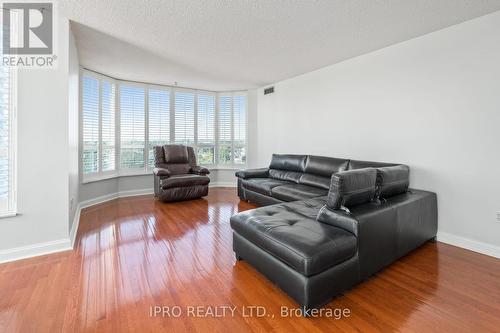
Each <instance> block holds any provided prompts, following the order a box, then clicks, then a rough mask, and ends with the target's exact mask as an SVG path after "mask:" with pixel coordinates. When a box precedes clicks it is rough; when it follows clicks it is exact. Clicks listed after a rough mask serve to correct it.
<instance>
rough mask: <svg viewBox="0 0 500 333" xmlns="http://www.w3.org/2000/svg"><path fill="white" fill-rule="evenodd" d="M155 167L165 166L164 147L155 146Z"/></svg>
mask: <svg viewBox="0 0 500 333" xmlns="http://www.w3.org/2000/svg"><path fill="white" fill-rule="evenodd" d="M154 152H155V166H156V167H160V164H165V153H164V152H163V147H162V146H155V148H154Z"/></svg>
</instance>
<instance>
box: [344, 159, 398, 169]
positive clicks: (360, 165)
mask: <svg viewBox="0 0 500 333" xmlns="http://www.w3.org/2000/svg"><path fill="white" fill-rule="evenodd" d="M395 165H399V164H396V163H386V162H372V161H358V160H350V161H349V166H348V167H347V170H356V169H364V168H381V167H387V166H395Z"/></svg>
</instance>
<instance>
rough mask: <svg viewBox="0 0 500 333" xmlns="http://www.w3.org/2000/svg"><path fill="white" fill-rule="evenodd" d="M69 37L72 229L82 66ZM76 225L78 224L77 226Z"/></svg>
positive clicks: (73, 41)
mask: <svg viewBox="0 0 500 333" xmlns="http://www.w3.org/2000/svg"><path fill="white" fill-rule="evenodd" d="M68 37H69V44H68V47H69V50H68V53H69V59H68V149H69V152H68V154H69V157H68V159H69V165H68V166H69V174H68V181H69V199H68V200H69V228H68V231H71V228H72V227H73V221H74V218H75V214H77V206H78V202H79V198H78V196H79V184H80V179H79V173H78V156H79V155H78V143H79V132H78V121H79V91H80V88H79V84H80V83H79V75H80V66H79V61H78V51H77V49H76V42H75V37H74V36H73V33H72V31H71V28H70V29H69V31H68ZM75 227H76V226H75Z"/></svg>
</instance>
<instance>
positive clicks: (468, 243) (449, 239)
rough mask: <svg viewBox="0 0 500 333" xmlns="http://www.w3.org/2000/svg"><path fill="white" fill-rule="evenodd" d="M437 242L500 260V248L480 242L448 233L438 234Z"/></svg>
mask: <svg viewBox="0 0 500 333" xmlns="http://www.w3.org/2000/svg"><path fill="white" fill-rule="evenodd" d="M437 240H438V241H440V242H443V243H446V244H450V245H454V246H458V247H461V248H464V249H467V250H471V251H474V252H478V253H481V254H485V255H487V256H491V257H495V258H500V247H499V246H496V245H492V244H488V243H483V242H479V241H476V240H473V239H469V238H465V237H461V236H457V235H453V234H449V233H447V232H438V233H437Z"/></svg>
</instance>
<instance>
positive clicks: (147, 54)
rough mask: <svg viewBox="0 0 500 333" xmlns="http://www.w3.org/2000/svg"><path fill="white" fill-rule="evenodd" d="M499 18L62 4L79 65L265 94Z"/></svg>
mask: <svg viewBox="0 0 500 333" xmlns="http://www.w3.org/2000/svg"><path fill="white" fill-rule="evenodd" d="M497 10H500V1H499V0H468V1H467V0H316V1H314V0H253V1H251V0H250V1H249V0H232V1H227V0H170V1H168V0H164V1H160V0H151V1H139V0H106V1H105V0H65V1H63V0H60V1H59V11H60V13H61V14H62V16H65V17H68V18H69V19H71V20H73V21H74V22H73V24H72V30H73V32H74V34H75V37H76V40H77V46H78V49H79V56H80V62H81V64H82V65H83V66H85V67H89V68H92V69H95V70H97V71H100V72H103V73H106V74H109V75H113V76H117V77H120V78H126V79H131V80H137V81H146V82H155V83H163V84H173V83H174V82H178V84H179V85H180V86H186V87H194V88H203V89H210V90H237V89H249V88H255V87H261V86H264V85H266V84H269V83H272V82H276V81H280V80H283V79H287V78H290V77H293V76H296V75H299V74H302V73H306V72H309V71H311V70H314V69H317V68H321V67H324V66H327V65H330V64H333V63H337V62H340V61H342V60H345V59H348V58H352V57H355V56H358V55H361V54H365V53H368V52H371V51H374V50H377V49H380V48H383V47H385V46H388V45H391V44H395V43H398V42H401V41H405V40H408V39H411V38H414V37H417V36H420V35H424V34H426V33H429V32H432V31H436V30H439V29H442V28H445V27H447V26H450V25H453V24H457V23H460V22H463V21H466V20H469V19H472V18H475V17H478V16H482V15H485V14H488V13H491V12H494V11H497Z"/></svg>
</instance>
